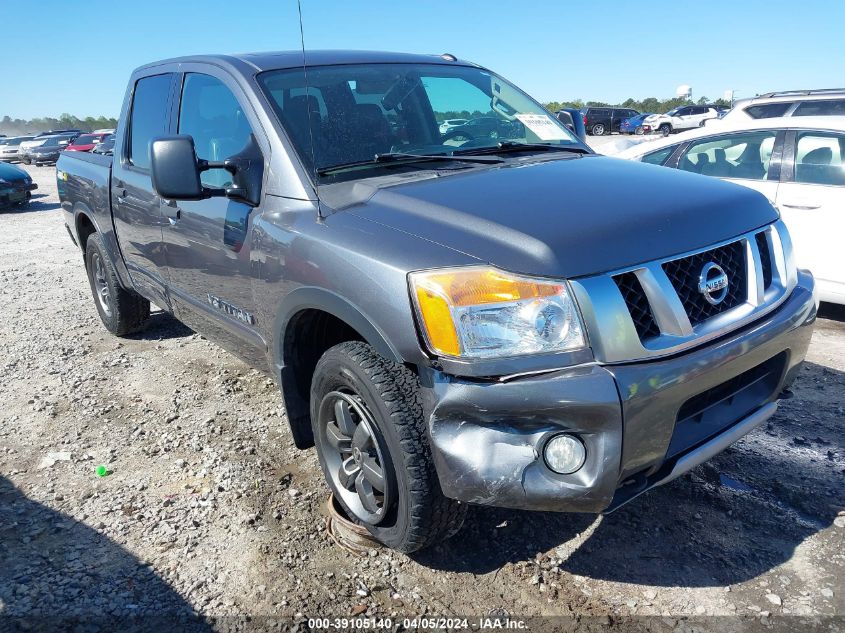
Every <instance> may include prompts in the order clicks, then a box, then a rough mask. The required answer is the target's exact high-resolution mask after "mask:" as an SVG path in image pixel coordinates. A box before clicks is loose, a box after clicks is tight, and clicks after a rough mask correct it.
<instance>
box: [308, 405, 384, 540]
mask: <svg viewBox="0 0 845 633" xmlns="http://www.w3.org/2000/svg"><path fill="white" fill-rule="evenodd" d="M319 411H320V413H319V429H320V434H321V435H322V437H321V438H320V439H321V440H322V441H321V444H322V452H323V458H324V459H325V462H326V467H327V471H328V473H329V476H330V477H331V479H332V483H333V484H334V488H335V490H336V491H337V493H338V494H339V495H340V497H341V498H342V499H343V501H344V503H345V504H346V506H347V507H348V508H349V509H350V510H351V511H352V513H353V514H354V515H355V517H356V518H358V519H359V520H361V521H363V522H365V523H369V524H371V525H377V524H378V523H380V522H381V521H382V520H383V519H384V518H385V516H386V515H387V513H388V511H389V510H390V508H391V506H392V504H393V501H394V498H395V496H396V492H395V491H396V487H397V486H396V477H395V474H394V473H393V468H392V466H391V464H390V463H389V462H387V461H385V458H384V456H385V455H386V454H387V450H386V447H384V446H383V444H382V440H381V439H380V437H379V435H378V434H377V433H376V428H377V427H376V422H375V417H374V416H373V413H372V412H371V411H370V410H369V408H368V407H367V405H366V404H365V403H364V401H363V399H362V398H361V397H360V396H358V395H357V394H355V393H350V392H345V391H332V392H330V393H328V394H326V396H325V397H324V398H323V400H322V402H321V403H320V409H319Z"/></svg>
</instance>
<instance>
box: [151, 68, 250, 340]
mask: <svg viewBox="0 0 845 633" xmlns="http://www.w3.org/2000/svg"><path fill="white" fill-rule="evenodd" d="M177 125H178V133H179V134H185V135H188V136H191V137H192V138H193V139H194V146H195V148H196V153H197V157H198V158H201V159H205V160H208V161H215V162H216V161H223V160H225V159H227V158H231V157H232V156H233V155H235V154H237V153H239V152H240V151H242V150H243V149H244V148H245V147H246V146H247V143H248V142H249V140H250V136H251V135H252V134H253V128H252V126H251V125H250V123H249V121H248V119H247V115H246V110H245V109H244V107H243V106H242V105H241V103H240V102H239V100H238V98H237V97H236V96H235V94H234V91H233V89H231V88H230V87H228V86H227V85H226V83H224V79H223V78H219V77H214V76H211V75H209V74H203V73H191V72H189V73H186V74H185V75H184V79H183V82H182V88H181V96H180V103H179V112H178V124H177ZM202 184H203V186H204V187H207V188H209V189H213V190H216V191H217V192H219V193H222V190H224V189H225V188H226V187H230V186H232V174H231V173H229V172H228V171H226V170H224V169H213V170H208V171H205V172H203V173H202ZM164 204H165V205H167V207H166V208H165V209H164V210H165V215H167V216H168V218H169V219H168V222H167V224H166V225H165V227H164V245H165V252H166V256H167V265H168V271H169V275H170V292H171V295H172V297H173V302H174V304H175V305H176V310H177V313H178V315H179V318H180V319H181V320H182V321H184V322H185V323H187V324H189V325H191V326H193V327H195V328H196V329H197V330H199V331H201V332H203V333H204V334H208V335H209V336H210V337H212V338H214V339H215V340H217V341H218V342H219V343H220V344H221V345H223V346H224V347H226V348H228V349H230V350H232V351H236V352H237V353H240V354H241V355H242V356H251V355H252V353H254V352H256V351H259V353H260V354H262V355H263V353H264V351H263V349H260V350H258V349H252V350H250V349H245V346H244V342H246V343H248V344H250V345H251V346H252V347H254V348H262V347H263V340H262V339H261V337H260V335H259V334H258V329H257V327H256V325H257V324H256V322H255V313H256V310H255V301H254V298H253V292H252V278H253V270H252V266H253V263H252V260H251V252H252V244H251V242H250V239H249V235H250V231H249V227H250V224H251V222H252V221H253V220H254V218H255V217H256V216H257V215H258V214H259V213H260V207H259V208H254V207H252V206H250V205H248V204H246V203H245V202H241V201H239V200H234V199H231V198H227V197H226V196H224V195H216V196H212V197H210V198H206V199H204V200H193V201H191V200H181V201H178V202H176V201H165V202H164ZM247 347H249V345H248V346H247Z"/></svg>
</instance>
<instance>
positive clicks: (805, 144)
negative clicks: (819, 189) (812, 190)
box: [795, 132, 845, 185]
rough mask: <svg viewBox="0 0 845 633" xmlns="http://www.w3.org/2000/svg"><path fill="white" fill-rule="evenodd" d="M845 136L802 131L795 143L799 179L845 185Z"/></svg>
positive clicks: (796, 175) (796, 169) (821, 183)
mask: <svg viewBox="0 0 845 633" xmlns="http://www.w3.org/2000/svg"><path fill="white" fill-rule="evenodd" d="M843 159H845V135H843V134H832V133H831V134H827V133H824V132H801V133H799V135H798V138H797V141H796V143H795V182H804V183H811V184H816V185H845V160H843Z"/></svg>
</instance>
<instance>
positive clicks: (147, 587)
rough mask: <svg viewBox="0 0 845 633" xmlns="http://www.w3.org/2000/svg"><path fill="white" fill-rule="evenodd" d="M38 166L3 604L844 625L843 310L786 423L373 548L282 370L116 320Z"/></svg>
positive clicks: (113, 611)
mask: <svg viewBox="0 0 845 633" xmlns="http://www.w3.org/2000/svg"><path fill="white" fill-rule="evenodd" d="M27 169H28V171H29V172H30V173H31V174H32V175H33V177H34V178H35V180H36V182H37V183H38V185H39V189H38V191H37V192H36V194H37V195H36V197H35V199H34V201H33V202H32V203H31V205H30V206H29V208H28V209H26V210H23V211H15V212H6V213H3V214H2V215H0V346H1V347H2V350H3V355H2V357H0V614H2V615H5V616H6V617H8V616H19V617H32V616H49V617H56V616H83V617H91V616H126V615H139V614H140V615H164V616H166V617H167V618H168V620H167V621H168V622H171V620H170V619H169V618H172V617H174V616H176V615H180V614H181V615H189V614H201V615H203V616H230V615H238V616H251V617H253V618H256V617H260V616H271V615H278V616H286V617H287V618H294V619H303V618H308V617H314V616H319V617H335V616H353V615H355V616H359V617H363V616H372V617H392V618H393V619H394V623H395V622H396V621H397V619H400V618H401V617H402V616H414V615H416V616H420V615H433V614H436V615H457V616H472V617H473V618H475V617H478V616H486V615H488V614H490V615H510V616H511V617H514V618H516V617H524V616H564V617H566V618H569V619H571V620H569V621H571V622H576V623H577V622H581V623H582V624H583V623H587V622H590V623H598V624H613V623H614V622H615V623H619V622H623V623H624V622H626V621H629V622H630V621H633V620H626V618H629V616H658V617H656V618H652V619H651V620H649V619H647V618H641V619H639V620H637V621H638V622H640V623H646V624H644V626H646V625H647V623H648V622H653V623H655V624H656V623H660V622H662V623H664V624H667V625H668V626H670V627H671V626H673V623H675V624H677V623H678V622H679V619H680V618H684V617H686V616H692V617H699V618H703V621H706V622H710V626H711V627H712V626H716V625H717V623H718V627H724V628H730V627H733V626H741V627H757V626H763V627H766V626H769V627H772V626H773V627H775V628H777V629H779V630H780V629H782V630H794V629H793V627H795V626H797V622H798V621H799V620H797V619H792V616H813V617H819V618H822V619H821V620H820V622H821V623H822V625H823V627H824V628H823V629H819V630H835V629H836V628H838V627H845V619H843V616H845V608H843V607H845V600H843V595H845V594H844V593H843V592H845V587H843V577H844V576H845V574H843V571H845V548H843V536H845V514H844V513H843V510H845V486H844V485H843V482H845V446H844V445H845V442H843V439H845V424H843V423H845V310H841V309H840V310H834V309H831V308H825V312H824V318H821V319H820V320H819V321H818V323H817V328H816V332H815V334H814V338H813V342H812V345H811V348H810V352H809V357H808V362H807V363H806V365H805V367H804V369H803V371H802V373H801V376H800V379H799V380H798V382H797V384H796V385H795V387H794V393H795V397H794V398H793V399H791V400H788V401H784V402H783V403H782V405H781V407H780V410H779V412H778V413H777V415H776V416H775V417H774V418H773V419H772V420H770V422H769V423H768V424H766V425H765V426H764V427H761V428H760V429H758V430H757V431H755V432H753V433H752V434H751V435H749V436H748V437H747V438H745V439H744V440H742V441H740V442H739V443H737V444H736V445H735V446H733V447H732V448H730V449H729V450H728V451H726V452H725V453H723V454H721V455H719V456H718V457H716V458H715V459H714V460H712V462H710V463H708V464H706V465H704V466H702V467H699V468H697V469H696V470H694V471H693V472H692V473H691V474H690V475H688V476H685V477H682V478H680V479H678V480H676V481H675V482H673V483H671V484H669V485H667V486H664V487H662V488H659V489H657V490H654V491H651V492H650V493H648V494H646V495H644V496H643V497H641V498H639V499H638V500H636V501H635V502H633V503H631V504H629V505H628V506H626V507H624V508H622V509H621V510H619V511H618V512H616V513H614V514H612V515H609V516H606V517H595V516H592V515H560V514H549V513H524V512H517V511H509V510H498V509H485V508H471V511H470V514H469V518H468V520H467V524H466V526H465V527H464V529H463V530H462V531H461V532H460V533H459V534H458V535H457V536H456V537H454V538H453V539H452V540H451V541H449V542H447V543H446V544H444V545H442V546H439V547H436V548H433V549H431V550H429V551H425V552H422V553H419V554H415V555H412V556H405V555H401V554H397V553H393V552H390V551H387V550H379V551H374V552H373V553H372V555H370V556H368V557H363V558H359V557H356V556H353V555H351V554H350V553H348V552H346V551H345V550H343V549H340V548H338V547H337V546H336V545H334V544H333V543H332V541H331V540H330V538H329V537H328V536H327V534H326V531H325V523H324V517H325V510H324V504H325V500H326V495H327V487H326V485H325V483H324V482H323V480H322V475H321V473H320V469H319V465H318V463H317V459H316V456H315V454H314V452H313V450H312V451H307V452H300V451H297V450H296V449H295V448H294V446H293V443H292V441H291V438H290V433H289V431H288V429H287V428H286V421H285V419H284V415H283V412H282V411H281V405H280V397H279V394H278V391H277V388H276V386H275V384H274V382H273V380H271V379H270V378H268V377H267V376H265V375H263V374H260V373H259V372H257V371H254V370H251V369H250V368H248V367H247V366H246V365H244V364H243V363H241V362H240V361H239V360H237V359H236V358H234V357H232V356H230V355H229V354H227V353H226V352H224V351H222V350H221V349H219V348H218V347H216V346H215V345H213V344H212V343H209V342H208V341H206V340H205V339H203V338H202V337H201V336H199V335H197V334H195V333H193V332H192V331H190V330H188V329H187V328H186V327H184V326H182V325H181V324H180V323H178V322H177V321H175V320H174V319H172V318H171V317H169V316H168V315H166V314H163V313H158V314H154V315H153V317H152V319H151V323H150V326H149V328H148V329H147V330H146V331H145V332H144V333H142V334H141V335H138V336H136V337H134V338H132V339H124V340H120V339H117V338H114V337H112V336H111V335H109V334H108V333H107V332H106V330H105V329H104V328H103V327H102V326H101V324H100V322H99V320H98V317H97V313H96V311H95V308H94V304H93V301H92V299H91V296H90V291H89V287H88V283H87V280H86V277H85V274H84V271H83V267H82V260H81V256H80V253H79V251H78V250H77V249H76V247H74V246H73V244H72V243H71V241H70V239H69V238H68V235H67V233H66V231H65V228H64V225H63V221H62V217H61V212H60V210H59V208H58V200H57V196H56V189H55V169H54V168H52V167H38V168H36V167H29V168H27ZM99 465H105V466H106V467H107V469H108V471H109V473H110V474H108V476H105V477H98V476H96V474H95V468H96V467H97V466H99ZM591 616H596V619H595V620H593V619H592V618H591ZM714 616H730V617H723V618H716V617H714ZM707 618H710V620H707ZM282 621H284V622H289V621H292V620H287V619H286V620H279V622H282ZM681 621H682V620H681ZM225 622H226V619H225V618H222V619H218V620H216V624H214V625H213V627H220V626H223V625H224V623H225ZM210 626H211V625H210ZM303 626H305V625H303ZM802 626H803V625H802ZM394 628H395V625H394ZM0 629H3V620H2V618H0ZM162 630H166V629H162ZM706 630H713V629H712V628H710V629H706ZM719 630H721V629H719Z"/></svg>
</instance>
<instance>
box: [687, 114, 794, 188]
mask: <svg viewBox="0 0 845 633" xmlns="http://www.w3.org/2000/svg"><path fill="white" fill-rule="evenodd" d="M777 141H778V132H777V130H754V131H751V132H735V133H730V134H714V135H713V136H708V137H706V138H703V139H699V140H697V141H694V142H692V143H690V145H689V147H688V148H687V149H686V151H685V152H684V155H683V156H682V157H681V159H680V162H679V164H678V167H679V168H680V169H683V170H685V171H691V172H695V173H697V174H701V175H703V176H714V177H716V178H722V179H724V180H730V181H731V182H735V183H737V184H738V185H743V186H744V187H748V188H749V189H756V190H757V191H759V192H760V193H762V194H763V195H764V196H766V197H767V198H768V199H769V201H770V202H771V203H772V204H775V200H776V198H777V193H778V184H779V183H778V181H779V178H780V174H779V172H778V168H779V167H780V165H779V164H778V163H777V162H773V161H772V156H773V154H775V148H776V146H777V147H779V145H780V143H778V142H777Z"/></svg>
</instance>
